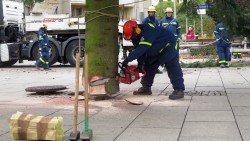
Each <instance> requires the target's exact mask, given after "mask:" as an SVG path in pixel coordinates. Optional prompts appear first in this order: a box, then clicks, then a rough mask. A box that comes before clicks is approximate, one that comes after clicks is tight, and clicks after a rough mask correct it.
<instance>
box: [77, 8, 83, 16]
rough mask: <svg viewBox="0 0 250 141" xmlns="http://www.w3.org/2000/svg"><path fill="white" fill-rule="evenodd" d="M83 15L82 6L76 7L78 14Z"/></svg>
mask: <svg viewBox="0 0 250 141" xmlns="http://www.w3.org/2000/svg"><path fill="white" fill-rule="evenodd" d="M80 15H82V8H76V16H80Z"/></svg>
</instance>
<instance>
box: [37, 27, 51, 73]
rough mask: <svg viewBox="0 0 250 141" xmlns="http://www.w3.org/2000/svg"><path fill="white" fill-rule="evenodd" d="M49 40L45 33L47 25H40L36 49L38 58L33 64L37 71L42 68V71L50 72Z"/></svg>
mask: <svg viewBox="0 0 250 141" xmlns="http://www.w3.org/2000/svg"><path fill="white" fill-rule="evenodd" d="M48 44H49V38H48V32H47V25H46V24H41V25H40V29H39V31H38V48H39V53H40V56H39V58H38V60H37V61H36V63H35V66H36V68H37V69H40V68H43V69H44V70H50V68H49V46H48Z"/></svg>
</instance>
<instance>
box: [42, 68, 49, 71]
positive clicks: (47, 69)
mask: <svg viewBox="0 0 250 141" xmlns="http://www.w3.org/2000/svg"><path fill="white" fill-rule="evenodd" d="M43 70H45V71H49V70H51V68H44V69H43Z"/></svg>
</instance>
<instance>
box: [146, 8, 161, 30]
mask: <svg viewBox="0 0 250 141" xmlns="http://www.w3.org/2000/svg"><path fill="white" fill-rule="evenodd" d="M155 12H156V10H155V7H154V6H149V8H148V16H147V17H146V18H144V19H143V20H142V23H143V24H147V23H151V24H153V25H154V26H159V22H158V20H157V19H156V18H155Z"/></svg>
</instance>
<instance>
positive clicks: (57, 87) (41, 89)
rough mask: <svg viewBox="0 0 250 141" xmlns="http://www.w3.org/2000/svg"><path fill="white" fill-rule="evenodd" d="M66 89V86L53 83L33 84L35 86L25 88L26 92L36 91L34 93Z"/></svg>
mask: <svg viewBox="0 0 250 141" xmlns="http://www.w3.org/2000/svg"><path fill="white" fill-rule="evenodd" d="M64 89H67V87H66V86H63V85H53V86H35V87H28V88H26V89H25V91H26V92H36V93H43V92H44V93H49V92H56V91H60V90H64Z"/></svg>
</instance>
